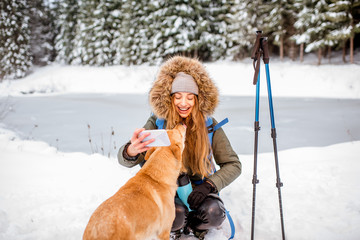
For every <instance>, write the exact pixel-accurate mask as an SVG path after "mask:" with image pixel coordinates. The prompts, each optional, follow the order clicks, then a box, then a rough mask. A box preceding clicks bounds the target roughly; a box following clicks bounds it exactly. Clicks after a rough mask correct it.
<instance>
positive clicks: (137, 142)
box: [127, 128, 155, 157]
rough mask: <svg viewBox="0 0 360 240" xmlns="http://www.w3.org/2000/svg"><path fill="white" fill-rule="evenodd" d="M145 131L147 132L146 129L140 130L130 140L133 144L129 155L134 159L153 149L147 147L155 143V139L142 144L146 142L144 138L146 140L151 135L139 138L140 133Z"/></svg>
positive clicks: (129, 148) (146, 134) (129, 149)
mask: <svg viewBox="0 0 360 240" xmlns="http://www.w3.org/2000/svg"><path fill="white" fill-rule="evenodd" d="M144 130H145V128H138V129H136V130H135V131H134V133H133V135H132V137H131V139H130V141H131V144H130V145H129V147H128V148H127V154H128V155H129V156H130V157H134V156H136V155H138V154H139V153H142V152H145V151H147V150H149V149H150V148H151V147H147V145H148V144H150V143H152V142H154V141H155V139H150V140H148V141H146V142H142V141H143V140H144V138H146V137H148V136H149V135H150V133H145V134H143V135H142V136H141V137H139V133H141V132H142V131H144Z"/></svg>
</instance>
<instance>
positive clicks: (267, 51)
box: [261, 37, 270, 64]
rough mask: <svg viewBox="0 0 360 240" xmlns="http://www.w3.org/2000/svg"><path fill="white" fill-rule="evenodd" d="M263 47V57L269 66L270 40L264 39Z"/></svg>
mask: <svg viewBox="0 0 360 240" xmlns="http://www.w3.org/2000/svg"><path fill="white" fill-rule="evenodd" d="M261 45H262V46H261V47H262V49H263V51H264V56H263V60H264V63H265V64H268V63H269V61H270V57H269V48H268V38H267V37H264V38H262V41H261Z"/></svg>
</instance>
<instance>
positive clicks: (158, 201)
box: [83, 124, 186, 240]
mask: <svg viewBox="0 0 360 240" xmlns="http://www.w3.org/2000/svg"><path fill="white" fill-rule="evenodd" d="M185 132H186V127H185V126H183V125H180V124H179V125H177V126H176V127H175V128H174V129H173V130H167V133H168V135H169V138H170V142H171V145H170V146H169V147H157V148H155V147H154V148H151V149H150V150H149V151H148V152H147V153H146V156H145V159H147V162H146V164H145V165H144V166H143V168H141V169H140V170H139V172H138V173H137V174H136V175H135V176H134V177H133V178H131V179H129V181H128V182H127V183H126V184H125V185H123V186H122V187H121V188H120V189H119V191H118V192H117V193H115V195H113V196H112V197H110V198H109V199H108V200H106V201H105V202H103V203H102V204H101V205H100V206H99V207H98V208H97V209H96V210H95V212H94V213H93V215H92V216H91V218H90V220H89V223H88V225H87V227H86V229H85V232H84V236H83V239H84V240H90V239H91V240H92V239H98V240H104V239H123V240H125V239H126V240H127V239H128V240H130V239H131V240H133V239H136V240H143V239H154V238H155V239H164V240H165V239H166V240H169V238H170V231H171V227H172V223H173V221H174V219H175V205H174V197H175V192H176V189H177V185H176V180H177V177H178V176H179V173H180V170H181V169H182V168H183V165H182V151H183V150H184V144H185Z"/></svg>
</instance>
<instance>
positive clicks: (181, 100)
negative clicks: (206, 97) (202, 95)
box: [174, 92, 195, 118]
mask: <svg viewBox="0 0 360 240" xmlns="http://www.w3.org/2000/svg"><path fill="white" fill-rule="evenodd" d="M174 105H175V107H176V111H177V112H178V113H179V115H180V116H181V117H182V118H187V117H188V116H189V114H190V113H191V111H192V109H193V107H194V105H195V95H194V94H192V93H187V92H177V93H174Z"/></svg>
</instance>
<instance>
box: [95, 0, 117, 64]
mask: <svg viewBox="0 0 360 240" xmlns="http://www.w3.org/2000/svg"><path fill="white" fill-rule="evenodd" d="M120 11H121V2H119V1H116V0H115V1H114V0H101V1H100V4H99V5H98V6H97V8H96V10H95V14H94V17H95V19H97V21H95V22H94V27H93V29H94V32H95V33H96V35H95V49H94V50H95V52H94V53H95V54H94V59H93V61H92V62H91V64H92V65H98V66H99V65H100V66H104V65H112V64H113V63H114V58H115V55H116V47H117V46H116V45H114V44H112V42H113V40H114V35H115V36H116V33H118V32H120V28H121V14H119V12H120Z"/></svg>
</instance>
